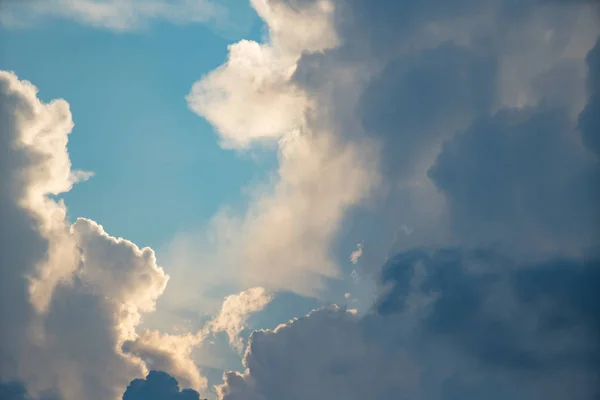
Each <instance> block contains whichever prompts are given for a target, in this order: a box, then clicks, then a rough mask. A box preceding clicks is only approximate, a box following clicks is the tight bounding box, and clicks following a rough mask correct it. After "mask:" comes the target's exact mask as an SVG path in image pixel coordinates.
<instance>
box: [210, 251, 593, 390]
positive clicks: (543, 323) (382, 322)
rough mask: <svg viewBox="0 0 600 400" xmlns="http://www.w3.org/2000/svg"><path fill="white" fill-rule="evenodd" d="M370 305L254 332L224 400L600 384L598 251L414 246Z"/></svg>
mask: <svg viewBox="0 0 600 400" xmlns="http://www.w3.org/2000/svg"><path fill="white" fill-rule="evenodd" d="M380 293H381V294H380V298H379V300H378V302H377V304H376V306H375V307H374V309H373V310H372V312H370V313H368V314H367V315H365V316H364V317H361V318H359V317H356V316H353V315H351V314H350V313H348V312H346V311H344V310H341V309H337V308H327V309H322V310H318V311H315V312H313V313H311V314H310V315H309V316H307V317H305V318H300V319H298V320H296V321H294V322H291V323H289V324H287V325H285V326H283V327H280V328H278V329H277V330H275V331H258V332H255V333H254V334H253V335H252V339H251V343H250V348H249V351H248V353H247V354H246V358H245V361H244V362H245V366H246V367H247V368H248V370H247V372H246V374H244V375H240V374H236V373H229V374H227V376H226V385H225V386H224V387H223V388H222V392H223V394H224V399H225V400H233V399H235V400H250V399H251V400H255V399H262V400H277V399H281V398H285V399H298V400H300V399H305V398H311V399H315V400H328V399H332V398H343V399H347V400H355V399H356V400H358V399H363V398H365V397H368V398H376V399H411V400H415V399H422V400H475V399H482V398H485V399H497V400H501V399H507V398H510V399H515V400H529V399H538V398H544V399H552V400H566V399H578V400H591V399H595V398H596V397H597V396H598V395H600V385H599V384H598V383H597V376H598V373H599V372H600V341H599V335H598V334H599V333H600V332H599V329H600V323H599V322H600V319H599V317H598V315H600V313H599V312H600V309H599V306H598V304H599V302H600V297H599V296H600V295H599V293H600V259H598V258H596V257H589V258H586V259H583V260H574V259H566V258H564V259H555V260H552V261H548V262H544V263H536V264H522V263H519V262H516V261H514V260H512V259H510V258H507V257H505V256H502V255H501V254H498V253H496V252H494V251H490V250H478V251H470V250H463V249H457V248H450V249H439V250H436V251H425V250H414V251H410V252H407V253H402V254H399V255H397V256H396V257H394V258H392V259H391V260H390V261H389V262H388V263H387V264H386V266H385V267H384V269H383V275H382V279H381V287H380Z"/></svg>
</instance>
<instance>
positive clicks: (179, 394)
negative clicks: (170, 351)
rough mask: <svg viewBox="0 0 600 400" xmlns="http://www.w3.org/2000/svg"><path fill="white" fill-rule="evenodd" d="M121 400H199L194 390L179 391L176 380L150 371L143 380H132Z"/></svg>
mask: <svg viewBox="0 0 600 400" xmlns="http://www.w3.org/2000/svg"><path fill="white" fill-rule="evenodd" d="M123 400H200V395H199V394H198V392H196V391H195V390H191V389H184V390H181V391H180V390H179V384H178V382H177V380H176V379H175V378H173V377H171V376H170V375H169V374H166V373H164V372H162V371H150V373H149V374H148V376H146V378H145V379H135V380H133V381H132V382H131V383H130V384H129V386H128V387H127V390H126V391H125V393H124V394H123Z"/></svg>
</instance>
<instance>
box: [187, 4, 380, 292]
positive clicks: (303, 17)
mask: <svg viewBox="0 0 600 400" xmlns="http://www.w3.org/2000/svg"><path fill="white" fill-rule="evenodd" d="M252 5H253V6H254V8H255V9H256V10H257V12H258V13H259V15H260V16H261V17H262V18H263V19H264V21H265V23H266V24H267V28H268V30H269V36H268V38H267V39H266V40H265V41H264V42H263V43H260V44H259V43H256V42H251V41H241V42H238V43H236V44H234V45H231V46H230V47H229V58H228V61H227V62H226V63H225V64H224V65H223V66H221V67H219V68H218V69H217V70H215V71H213V72H211V73H209V74H208V75H206V76H205V77H203V78H202V79H201V80H200V81H198V82H196V83H195V84H194V86H193V87H192V90H191V92H190V94H189V96H188V97H187V100H188V104H189V106H190V108H191V109H192V110H194V111H195V112H197V113H198V114H199V115H201V116H203V117H205V118H206V119H207V120H208V121H209V122H211V123H212V124H213V125H214V127H215V130H216V131H217V132H218V133H219V135H220V137H221V139H222V145H223V146H224V147H227V148H234V149H238V150H240V149H247V148H249V146H251V145H253V144H258V143H265V142H267V143H271V144H274V145H276V146H277V153H278V159H279V168H278V170H277V171H276V173H275V174H274V177H273V179H272V180H271V181H270V182H269V184H266V185H264V186H261V187H256V188H255V190H254V191H253V192H252V194H251V195H250V199H249V202H250V205H249V207H248V209H247V210H244V211H243V212H235V211H231V210H223V211H222V212H221V213H220V214H219V215H218V216H217V217H216V218H215V223H214V225H213V226H214V227H215V228H214V229H215V232H216V233H215V234H214V235H213V236H215V237H218V238H220V239H218V242H219V243H218V244H216V246H217V247H218V248H220V249H222V251H220V253H219V254H221V255H223V256H222V257H218V260H217V261H215V262H218V264H219V265H221V266H223V265H225V266H228V267H227V268H228V269H231V270H235V271H239V274H231V275H233V276H234V279H236V275H237V276H238V277H237V279H239V281H240V282H241V285H242V286H244V287H248V286H264V287H265V288H267V289H269V290H293V291H297V292H298V293H301V294H309V295H314V294H315V293H316V292H317V291H318V290H319V289H320V288H322V280H323V278H325V277H334V276H337V275H339V268H338V266H337V264H336V263H335V261H334V260H332V258H331V256H330V254H329V249H328V247H329V245H330V244H331V242H332V240H333V238H334V236H335V234H336V232H337V230H338V228H339V224H340V221H341V219H342V218H343V215H344V213H345V211H346V209H348V208H350V207H352V206H353V205H355V204H358V203H360V202H361V201H362V200H363V199H364V198H365V197H366V196H367V194H368V193H369V192H370V191H371V189H372V188H373V187H374V186H376V184H377V181H378V176H377V171H376V170H375V168H374V164H373V163H372V160H371V152H370V150H369V144H368V143H367V142H364V143H358V142H357V143H349V142H348V143H340V142H339V141H338V140H337V138H336V135H335V133H334V132H332V131H331V130H330V129H328V127H326V126H322V127H320V126H319V127H317V126H313V125H312V124H311V123H310V121H309V120H310V117H309V116H310V115H311V113H312V112H314V109H313V108H314V107H313V103H314V102H313V99H312V97H311V96H310V94H309V93H308V92H307V91H306V90H303V89H302V88H300V87H298V85H297V84H296V83H295V82H294V80H293V76H294V71H295V70H296V68H297V65H296V63H297V61H298V59H299V58H300V57H301V56H302V54H303V52H315V51H316V52H320V51H323V50H325V49H328V48H331V47H333V46H335V45H336V44H337V37H336V35H335V31H334V30H333V22H332V15H333V14H332V13H333V9H332V8H331V4H330V3H329V2H326V1H319V2H310V3H298V4H295V5H294V6H291V5H289V4H286V3H285V2H278V1H275V2H273V1H267V2H265V1H258V0H257V1H253V2H252ZM290 27H293V28H290ZM240 266H242V267H241V268H240ZM221 269H222V267H221Z"/></svg>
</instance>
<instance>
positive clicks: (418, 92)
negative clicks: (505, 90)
mask: <svg viewBox="0 0 600 400" xmlns="http://www.w3.org/2000/svg"><path fill="white" fill-rule="evenodd" d="M496 62H497V61H496V60H495V58H494V55H493V54H486V51H485V48H481V49H472V48H467V47H462V46H458V45H456V44H453V43H444V44H442V45H440V46H439V47H436V48H434V49H428V50H425V51H423V52H421V53H417V54H408V55H406V56H403V57H399V58H397V59H394V60H392V61H390V62H389V63H388V64H387V65H386V66H385V68H384V69H383V71H382V73H381V74H380V75H379V76H377V77H375V78H374V79H373V80H372V81H371V82H369V84H368V85H367V88H366V90H365V92H364V94H363V95H362V98H361V100H360V104H359V109H360V110H361V114H362V123H363V126H364V128H365V130H366V132H367V134H368V135H372V136H375V137H377V138H379V139H381V140H382V141H383V142H385V143H386V146H385V149H384V150H383V155H382V157H383V159H382V163H383V165H382V168H383V173H384V174H385V175H386V176H389V177H392V176H394V175H404V176H407V175H409V174H411V173H414V172H415V171H411V168H414V167H417V166H418V165H417V163H418V162H419V161H420V160H419V159H418V157H419V155H422V154H423V152H424V151H426V150H427V148H428V147H431V146H432V145H434V144H435V141H436V139H438V137H439V136H440V135H442V136H448V135H451V134H452V133H453V127H454V126H456V125H457V124H459V126H460V124H461V122H462V123H464V120H468V119H469V118H472V117H473V116H474V115H481V114H483V113H487V112H488V111H489V110H490V109H491V107H492V106H493V104H494V102H495V83H496V82H495V78H496V73H497V72H496V68H497V67H496Z"/></svg>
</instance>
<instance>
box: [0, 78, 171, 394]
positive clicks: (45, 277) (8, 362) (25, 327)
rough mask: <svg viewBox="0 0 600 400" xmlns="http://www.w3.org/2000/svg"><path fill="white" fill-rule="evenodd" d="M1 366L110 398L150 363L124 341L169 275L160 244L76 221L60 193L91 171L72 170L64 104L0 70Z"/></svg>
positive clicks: (25, 378)
mask: <svg viewBox="0 0 600 400" xmlns="http://www.w3.org/2000/svg"><path fill="white" fill-rule="evenodd" d="M0 100H1V101H0V120H1V122H2V130H1V137H0V140H1V141H2V143H1V146H0V148H1V149H2V150H1V151H2V154H1V155H0V159H1V160H2V161H1V163H2V168H1V171H2V172H1V179H0V184H1V186H2V187H1V190H0V192H1V193H2V194H1V195H0V216H1V219H2V228H1V232H2V235H1V242H0V246H1V249H2V251H1V254H2V265H1V266H2V268H1V269H0V274H1V275H0V276H1V279H0V282H1V283H0V284H1V285H2V288H1V289H2V290H0V293H1V296H2V301H1V305H0V376H1V377H2V379H3V380H19V381H22V382H24V383H25V384H26V386H27V389H28V391H29V393H30V394H31V395H32V396H34V397H40V395H41V394H43V393H45V392H46V391H51V392H52V393H55V394H56V395H57V396H59V397H60V398H61V399H64V400H70V399H81V398H86V399H90V400H93V399H98V400H100V399H102V400H107V399H113V398H117V397H119V396H120V395H121V393H122V392H123V389H124V388H125V386H126V385H127V383H128V382H129V381H130V380H131V379H132V378H135V377H136V376H139V375H140V374H142V373H143V372H144V371H145V370H146V366H145V364H144V363H143V361H142V360H140V359H138V358H135V357H132V356H131V355H126V354H124V353H123V352H122V351H121V344H122V343H123V342H124V341H126V340H132V339H135V338H136V337H137V334H136V332H135V327H136V326H137V325H138V324H139V323H140V320H141V313H143V312H148V311H152V310H154V307H155V301H156V299H157V298H158V296H160V294H161V293H162V292H163V291H164V289H165V286H166V283H167V280H168V277H167V276H166V275H165V273H164V272H163V270H162V269H161V268H160V267H159V266H158V265H157V263H156V258H155V254H154V252H153V251H152V250H151V249H149V248H144V249H140V248H138V247H137V246H136V245H135V244H134V243H132V242H130V241H127V240H125V239H117V238H114V237H111V236H109V235H108V234H107V233H105V232H104V230H103V228H102V227H101V226H100V225H98V224H97V223H95V222H94V221H91V220H88V219H81V218H80V219H78V220H77V221H76V222H75V223H74V224H72V225H70V224H69V222H68V221H67V219H66V207H65V205H64V203H63V202H62V201H57V200H55V199H54V198H52V197H50V196H52V195H59V194H60V193H63V192H65V191H68V190H70V188H71V186H72V185H73V184H74V183H75V182H76V181H77V180H80V179H81V178H86V177H88V176H89V174H85V173H81V172H77V171H72V170H71V163H70V160H69V155H68V153H67V147H66V145H67V137H68V136H67V135H68V134H69V133H70V131H71V129H72V127H73V123H72V120H71V114H70V111H69V106H68V104H67V103H66V102H65V101H63V100H55V101H53V102H50V103H48V104H44V103H42V102H40V101H39V100H38V98H37V89H36V88H35V87H34V86H33V85H32V84H30V83H29V82H25V81H20V80H19V79H18V78H17V77H16V76H15V75H14V74H13V73H10V72H4V71H2V72H0Z"/></svg>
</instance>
